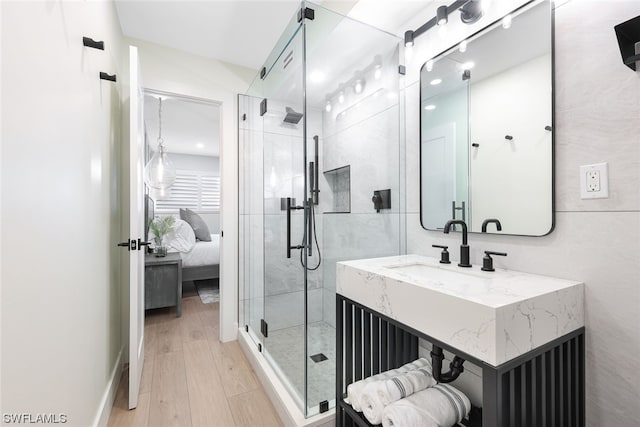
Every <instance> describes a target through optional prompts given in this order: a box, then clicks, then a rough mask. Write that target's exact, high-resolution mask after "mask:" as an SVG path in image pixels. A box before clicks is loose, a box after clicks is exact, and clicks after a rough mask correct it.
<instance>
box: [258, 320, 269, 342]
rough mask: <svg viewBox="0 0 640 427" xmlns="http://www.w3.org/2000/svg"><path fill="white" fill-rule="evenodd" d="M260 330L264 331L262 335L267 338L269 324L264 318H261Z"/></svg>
mask: <svg viewBox="0 0 640 427" xmlns="http://www.w3.org/2000/svg"><path fill="white" fill-rule="evenodd" d="M260 332H262V335H263V336H264V337H265V338H267V337H268V336H269V325H268V324H267V322H265V321H264V319H260Z"/></svg>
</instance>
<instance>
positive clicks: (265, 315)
mask: <svg viewBox="0 0 640 427" xmlns="http://www.w3.org/2000/svg"><path fill="white" fill-rule="evenodd" d="M302 7H303V8H304V7H307V8H310V9H313V11H314V14H313V19H303V20H302V21H301V22H300V23H298V22H297V19H296V17H294V18H293V19H292V21H291V23H290V25H289V26H288V27H287V29H286V30H285V33H284V34H283V36H282V37H281V38H280V40H279V42H278V43H277V45H276V47H275V48H274V50H273V52H272V53H271V54H270V56H269V58H268V59H267V62H266V63H265V65H264V71H263V76H262V77H260V76H257V77H256V79H255V80H254V83H253V84H252V86H251V88H250V89H249V91H248V92H247V93H246V95H240V97H239V127H240V131H239V132H240V139H239V157H240V191H241V197H240V200H241V202H240V204H241V206H240V236H241V242H240V245H239V247H240V280H241V282H240V283H241V290H242V295H241V309H242V313H241V319H242V320H243V322H244V323H243V324H244V325H246V327H247V329H248V331H249V334H250V335H251V337H252V338H253V339H254V341H255V342H256V344H257V345H258V346H259V348H260V349H261V350H262V352H263V354H264V356H265V358H266V360H267V361H268V362H269V364H270V365H271V366H272V367H273V369H274V371H275V372H276V374H278V376H279V378H280V379H281V380H282V382H283V383H284V384H285V386H286V387H287V388H288V390H289V392H290V394H291V396H292V397H293V398H294V400H296V401H297V402H298V403H299V408H300V410H301V411H302V412H303V413H304V414H305V416H307V417H309V416H313V415H315V414H318V413H319V412H324V411H325V410H327V409H329V408H332V407H334V406H335V336H336V335H335V319H336V312H335V297H336V283H335V281H336V277H335V276H336V275H335V270H336V263H337V262H339V261H342V260H348V259H361V258H371V257H379V256H389V255H397V254H400V253H402V249H401V239H400V227H401V218H400V214H401V213H404V212H405V209H404V196H403V188H401V184H402V179H401V174H402V168H401V160H400V156H401V152H402V148H403V147H402V146H403V140H402V139H401V138H400V127H399V125H400V108H399V105H400V104H399V99H400V75H399V73H398V65H399V64H400V61H399V57H400V39H399V38H397V37H395V36H393V35H391V34H388V33H385V32H383V31H380V30H378V29H375V28H373V27H371V26H368V25H365V24H362V23H360V22H357V21H354V20H351V19H349V18H346V17H344V16H341V15H339V14H337V13H334V12H332V11H330V10H328V9H325V8H322V7H320V6H318V5H315V4H312V3H308V2H305V3H303V4H302ZM265 99H266V105H265V101H264V100H265ZM261 113H262V114H261ZM380 192H381V193H380ZM374 194H384V195H385V196H384V197H385V200H387V199H390V207H388V208H387V207H386V205H385V208H383V209H380V210H377V209H376V207H375V206H374V203H373V202H372V197H374ZM387 195H388V196H387ZM288 199H290V200H291V206H292V207H293V209H290V212H289V215H287V200H288ZM287 216H289V221H287ZM287 223H289V227H287ZM288 230H289V233H287V231H288ZM287 235H289V237H290V245H291V246H292V247H294V249H291V254H290V255H291V257H290V258H288V257H287ZM300 247H301V248H300ZM298 248H299V249H298Z"/></svg>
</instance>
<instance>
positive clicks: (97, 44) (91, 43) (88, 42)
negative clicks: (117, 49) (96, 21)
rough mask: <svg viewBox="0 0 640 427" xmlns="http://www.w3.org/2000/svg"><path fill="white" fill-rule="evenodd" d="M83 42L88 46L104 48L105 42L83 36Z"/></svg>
mask: <svg viewBox="0 0 640 427" xmlns="http://www.w3.org/2000/svg"><path fill="white" fill-rule="evenodd" d="M82 44H83V45H84V46H86V47H91V48H93V49H99V50H104V42H103V41H95V40H94V39H92V38H89V37H83V38H82Z"/></svg>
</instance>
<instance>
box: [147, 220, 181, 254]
mask: <svg viewBox="0 0 640 427" xmlns="http://www.w3.org/2000/svg"><path fill="white" fill-rule="evenodd" d="M175 223H176V219H175V218H174V217H172V216H165V217H159V216H156V217H155V218H153V219H152V220H149V229H150V230H151V232H152V233H153V235H154V236H155V238H154V243H155V250H154V252H155V254H156V256H158V257H162V256H167V247H166V246H165V245H164V238H165V237H166V236H167V235H168V234H169V233H171V232H172V231H173V226H174V225H175Z"/></svg>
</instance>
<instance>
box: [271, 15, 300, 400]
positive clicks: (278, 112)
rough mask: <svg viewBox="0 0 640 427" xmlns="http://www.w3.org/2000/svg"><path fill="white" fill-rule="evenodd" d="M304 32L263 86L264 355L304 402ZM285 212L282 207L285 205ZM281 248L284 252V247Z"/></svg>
mask: <svg viewBox="0 0 640 427" xmlns="http://www.w3.org/2000/svg"><path fill="white" fill-rule="evenodd" d="M303 70H304V27H302V26H300V27H299V28H298V30H297V31H296V32H295V35H294V36H293V38H292V39H291V40H290V42H289V43H288V44H286V45H285V46H284V49H283V50H282V52H281V54H280V55H279V56H278V57H276V58H275V61H274V63H273V65H272V66H271V67H270V68H269V71H267V73H266V75H265V77H264V79H263V87H264V98H265V99H266V100H267V101H266V108H265V107H264V106H263V107H262V112H264V115H263V120H264V122H263V143H264V151H263V173H264V193H263V199H264V239H263V244H264V316H265V317H264V319H265V323H264V326H263V327H266V328H267V329H266V331H262V334H263V336H265V339H264V340H265V351H264V353H265V356H266V357H267V358H268V359H270V361H271V362H272V365H273V366H274V368H275V369H276V371H277V372H278V373H279V374H280V377H281V379H282V380H283V382H284V383H285V384H286V385H287V386H288V387H289V389H290V391H292V392H293V393H292V394H293V395H294V396H295V397H296V398H297V400H299V403H300V407H301V408H302V407H303V401H304V363H303V357H304V356H303V355H304V350H305V349H304V339H303V331H304V325H305V313H306V310H305V301H306V293H307V282H306V274H305V265H306V250H305V249H304V246H305V239H306V234H305V233H306V227H305V224H306V215H307V210H306V209H305V206H306V198H305V194H306V177H307V175H306V173H305V157H306V150H305V140H304V129H305V126H306V120H304V112H305V105H304V79H303V77H304V74H303ZM287 205H289V206H287ZM288 246H289V249H287V247H288ZM298 331H299V332H298Z"/></svg>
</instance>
